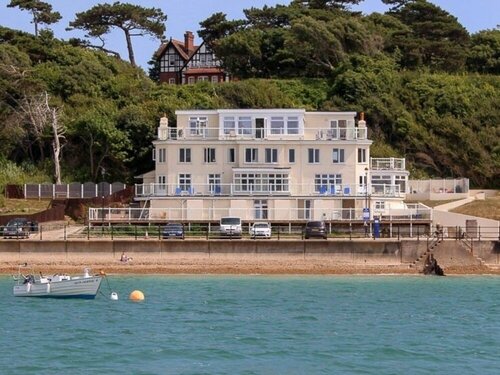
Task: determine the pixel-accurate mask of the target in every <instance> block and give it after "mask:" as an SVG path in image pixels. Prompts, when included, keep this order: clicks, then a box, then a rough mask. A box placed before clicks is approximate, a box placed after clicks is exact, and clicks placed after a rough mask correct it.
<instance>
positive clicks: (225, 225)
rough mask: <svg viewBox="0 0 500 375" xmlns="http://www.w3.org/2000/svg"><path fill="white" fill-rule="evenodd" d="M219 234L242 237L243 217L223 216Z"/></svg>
mask: <svg viewBox="0 0 500 375" xmlns="http://www.w3.org/2000/svg"><path fill="white" fill-rule="evenodd" d="M219 234H220V235H221V236H229V237H237V238H241V218H239V217H236V216H227V217H221V219H220V224H219Z"/></svg>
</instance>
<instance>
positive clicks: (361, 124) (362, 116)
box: [358, 112, 366, 128]
mask: <svg viewBox="0 0 500 375" xmlns="http://www.w3.org/2000/svg"><path fill="white" fill-rule="evenodd" d="M358 127H360V128H366V121H365V113H364V112H360V114H359V121H358Z"/></svg>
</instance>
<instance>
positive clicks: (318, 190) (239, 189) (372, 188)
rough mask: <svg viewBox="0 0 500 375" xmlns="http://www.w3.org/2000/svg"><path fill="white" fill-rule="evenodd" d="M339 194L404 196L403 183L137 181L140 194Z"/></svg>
mask: <svg viewBox="0 0 500 375" xmlns="http://www.w3.org/2000/svg"><path fill="white" fill-rule="evenodd" d="M249 195H269V196H273V195H275V196H338V197H347V196H352V197H366V198H368V197H404V196H405V193H404V192H402V191H401V190H400V185H387V184H370V185H369V186H368V191H367V189H366V185H357V184H338V185H337V184H288V183H282V184H250V183H248V184H236V183H232V184H222V183H221V184H182V185H179V184H156V183H155V184H153V183H152V184H136V185H135V196H136V197H138V198H151V197H157V198H159V197H175V196H200V197H201V196H249Z"/></svg>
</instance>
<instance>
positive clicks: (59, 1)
mask: <svg viewBox="0 0 500 375" xmlns="http://www.w3.org/2000/svg"><path fill="white" fill-rule="evenodd" d="M45 1H46V2H48V3H50V4H52V6H53V8H54V10H57V11H58V12H60V13H61V15H62V16H63V19H62V20H61V21H60V22H59V23H58V24H55V25H51V28H52V29H53V30H54V32H55V34H56V36H57V37H59V38H61V39H68V38H71V37H83V33H82V32H78V31H71V32H68V31H65V28H66V27H67V26H68V23H69V22H70V21H72V20H73V19H74V15H75V13H77V12H82V11H85V10H87V9H89V8H91V7H93V6H94V5H96V4H98V3H113V2H114V0H112V1H105V0H103V1H96V0H73V1H68V0H45ZM9 2H10V0H0V25H2V26H6V27H10V28H14V29H19V30H24V31H28V32H33V25H32V24H30V17H29V14H28V13H27V12H21V11H19V10H18V9H17V8H7V4H8V3H9ZM123 2H128V3H132V4H137V5H142V6H144V7H155V8H160V9H162V10H163V12H164V13H165V14H167V17H168V20H167V31H166V36H167V37H173V38H175V39H179V40H183V35H184V32H185V31H186V30H191V31H193V32H195V35H196V31H197V30H198V29H199V22H200V21H203V20H205V19H206V18H208V17H209V16H210V15H212V14H213V13H216V12H223V13H226V14H227V16H228V18H229V19H234V18H242V17H243V11H242V10H243V9H248V8H251V7H257V8H262V7H263V6H264V5H269V6H272V5H276V4H289V3H290V1H287V0H183V1H166V0H128V1H127V0H126V1H123ZM431 2H432V3H434V4H436V5H438V6H440V7H441V8H443V9H445V10H446V11H448V12H450V13H451V14H452V15H454V16H455V17H457V18H458V21H459V22H460V23H461V24H462V25H463V26H465V28H467V30H468V31H469V32H471V33H474V32H477V31H479V30H484V29H492V28H495V27H497V25H499V24H500V0H431ZM354 9H356V10H360V11H362V12H363V13H366V14H369V13H371V12H374V11H377V12H384V11H385V10H386V9H387V7H386V6H385V5H384V4H383V3H382V1H381V0H364V1H363V2H362V3H361V4H360V5H359V6H357V7H355V8H354ZM195 43H196V42H195ZM106 46H107V48H109V49H111V50H116V51H118V52H119V53H120V54H121V56H122V58H124V59H126V58H127V53H126V48H125V38H124V37H123V33H122V32H120V31H118V30H117V31H114V32H112V33H110V34H109V35H108V36H107V37H106ZM133 46H134V52H135V56H136V61H137V63H138V64H139V65H141V66H142V67H143V68H145V69H147V61H148V60H149V59H150V58H151V56H152V55H153V53H154V51H155V50H156V49H157V48H158V46H159V41H158V40H153V39H150V38H148V37H142V38H134V39H133Z"/></svg>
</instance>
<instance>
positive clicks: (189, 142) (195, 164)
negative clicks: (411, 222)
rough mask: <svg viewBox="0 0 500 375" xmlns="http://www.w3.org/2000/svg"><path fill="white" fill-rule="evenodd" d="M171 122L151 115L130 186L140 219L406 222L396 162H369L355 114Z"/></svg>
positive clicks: (400, 163) (213, 113) (277, 113)
mask: <svg viewBox="0 0 500 375" xmlns="http://www.w3.org/2000/svg"><path fill="white" fill-rule="evenodd" d="M176 116H177V124H176V126H169V124H168V119H167V118H166V117H163V118H161V120H160V125H159V127H158V138H157V139H156V140H155V141H154V142H153V144H154V154H153V157H154V160H155V163H156V164H155V170H154V171H151V172H149V173H146V174H144V175H143V176H142V178H143V183H142V184H138V185H136V200H139V201H142V204H143V207H144V208H147V209H148V212H149V214H148V215H149V218H151V217H155V218H158V219H161V220H163V219H165V220H182V221H215V220H218V219H219V218H220V217H222V216H239V217H241V218H242V219H243V220H245V221H252V220H261V219H265V220H268V221H271V222H294V221H303V220H319V219H323V220H331V221H336V220H367V219H373V217H374V216H375V215H377V216H380V217H384V216H387V215H391V216H394V218H396V217H399V216H404V215H407V214H409V215H413V217H415V213H416V212H417V211H416V210H417V209H416V208H411V207H408V206H407V205H405V204H404V203H403V200H404V198H405V195H406V193H407V187H408V175H409V173H408V171H407V170H406V167H405V159H400V158H383V159H380V158H379V159H377V158H371V157H370V146H371V144H372V141H371V140H370V139H368V136H367V133H368V132H367V126H366V122H365V120H364V116H363V113H361V114H360V115H359V117H357V113H355V112H307V111H305V110H304V109H218V110H182V111H176ZM367 208H368V209H369V210H366V209H367ZM364 209H365V210H364ZM419 218H421V216H420V217H419ZM391 220H392V219H391Z"/></svg>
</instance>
